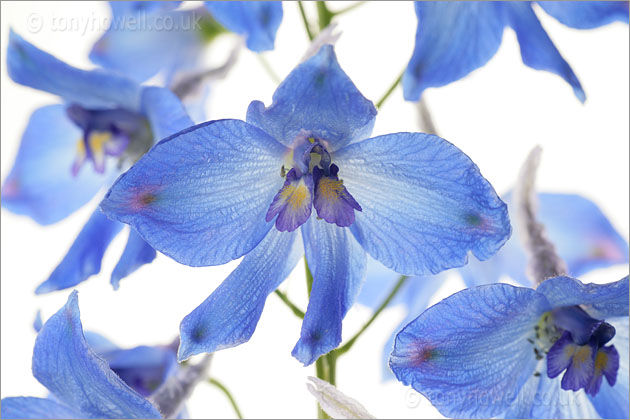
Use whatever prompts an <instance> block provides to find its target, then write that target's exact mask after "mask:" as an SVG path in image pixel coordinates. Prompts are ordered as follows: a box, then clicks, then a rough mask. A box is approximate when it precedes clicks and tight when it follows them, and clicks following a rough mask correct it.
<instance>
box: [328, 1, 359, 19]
mask: <svg viewBox="0 0 630 420" xmlns="http://www.w3.org/2000/svg"><path fill="white" fill-rule="evenodd" d="M365 3H367V1H358V2H356V3H354V4H351V5H350V6H348V7H344V8H343V9H339V10H331V11H330V13H332V14H333V15H334V16H339V15H342V14H344V13H346V12H349V11H350V10H353V9H356V8H357V7H359V6H363V5H364V4H365Z"/></svg>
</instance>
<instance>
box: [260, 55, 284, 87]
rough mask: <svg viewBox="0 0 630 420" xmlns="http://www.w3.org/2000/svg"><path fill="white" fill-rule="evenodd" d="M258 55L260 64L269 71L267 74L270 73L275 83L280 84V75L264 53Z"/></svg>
mask: <svg viewBox="0 0 630 420" xmlns="http://www.w3.org/2000/svg"><path fill="white" fill-rule="evenodd" d="M256 57H258V61H260V64H261V65H262V66H263V68H264V69H265V71H266V72H267V75H269V78H270V79H271V80H273V82H274V83H275V84H280V77H278V74H277V73H276V72H275V71H274V70H273V68H272V67H271V65H270V64H269V62H268V61H267V59H266V58H265V56H264V55H262V54H256Z"/></svg>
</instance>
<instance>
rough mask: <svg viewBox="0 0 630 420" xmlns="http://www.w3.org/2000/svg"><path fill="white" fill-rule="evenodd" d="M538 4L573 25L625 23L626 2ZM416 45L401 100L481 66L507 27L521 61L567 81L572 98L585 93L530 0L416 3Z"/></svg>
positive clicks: (453, 79) (464, 74) (499, 43)
mask: <svg viewBox="0 0 630 420" xmlns="http://www.w3.org/2000/svg"><path fill="white" fill-rule="evenodd" d="M538 4H539V5H540V7H541V8H542V9H544V10H545V11H546V12H547V13H549V14H550V15H551V16H553V17H554V18H556V19H557V20H558V21H560V22H561V23H563V24H565V25H567V26H570V27H572V28H578V29H589V28H596V27H599V26H602V25H606V24H608V23H611V22H614V21H622V22H626V23H627V22H628V2H623V1H590V2H580V1H541V2H538ZM415 9H416V15H417V17H418V29H417V32H416V45H415V48H414V51H413V55H412V57H411V60H410V61H409V65H408V66H407V69H406V70H405V73H404V76H403V90H404V96H405V99H406V100H408V101H417V100H419V99H420V96H421V95H422V92H423V91H424V90H425V89H426V88H429V87H439V86H444V85H447V84H449V83H451V82H454V81H456V80H459V79H461V78H462V77H464V76H466V75H467V74H468V73H470V72H471V71H473V70H475V69H477V68H479V67H481V66H483V65H484V64H486V63H487V62H488V61H489V60H490V58H492V56H493V55H494V54H495V53H496V52H497V50H498V49H499V45H501V38H502V37H503V30H504V28H505V27H506V26H509V27H511V28H512V29H514V31H515V32H516V36H517V38H518V42H519V44H520V47H521V56H522V58H523V63H524V64H525V65H527V66H529V67H532V68H534V69H537V70H547V71H550V72H552V73H555V74H557V75H559V76H560V77H562V78H563V79H564V80H566V81H567V83H569V84H570V85H571V87H572V88H573V92H574V93H575V96H577V98H578V99H579V100H580V101H582V102H584V100H585V99H586V96H585V94H584V91H583V90H582V86H581V85H580V82H579V80H578V78H577V76H576V75H575V74H574V73H573V70H572V69H571V67H570V66H569V64H568V63H567V62H566V61H565V60H564V58H562V56H561V55H560V53H559V52H558V50H557V49H556V47H555V45H554V44H553V42H552V41H551V39H550V38H549V36H548V35H547V32H546V31H545V29H544V28H543V27H542V25H541V24H540V21H539V20H538V18H537V17H536V14H535V13H534V9H533V8H532V4H531V2H524V1H516V2H480V1H470V2H469V1H454V2H433V1H426V2H424V1H422V2H415Z"/></svg>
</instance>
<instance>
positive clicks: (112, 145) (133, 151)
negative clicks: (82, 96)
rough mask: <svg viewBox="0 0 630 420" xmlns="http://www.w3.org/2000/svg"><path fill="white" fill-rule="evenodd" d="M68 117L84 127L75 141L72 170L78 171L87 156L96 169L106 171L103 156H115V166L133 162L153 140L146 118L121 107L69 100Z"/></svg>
mask: <svg viewBox="0 0 630 420" xmlns="http://www.w3.org/2000/svg"><path fill="white" fill-rule="evenodd" d="M66 113H67V115H68V117H69V118H70V119H71V120H72V122H74V123H75V124H76V125H77V127H79V128H80V129H81V130H82V131H83V136H82V138H81V139H79V141H78V143H77V157H76V160H75V162H74V165H73V166H72V174H73V175H75V176H76V175H77V174H78V173H79V170H80V169H81V167H82V166H83V164H84V163H85V162H86V161H87V160H89V161H91V162H92V164H93V166H94V170H95V171H96V172H98V173H103V172H105V163H106V157H107V156H112V157H116V158H118V166H119V167H121V166H122V165H123V163H125V162H126V161H127V162H131V163H133V162H135V161H136V160H138V159H139V158H140V156H142V155H143V154H144V153H146V152H147V151H148V150H149V149H150V148H151V145H152V144H153V134H152V133H151V127H150V125H149V123H148V121H147V119H146V118H145V117H144V116H143V115H142V114H139V113H137V112H133V111H129V110H126V109H122V108H114V109H86V108H83V107H82V106H80V105H77V104H72V105H70V106H68V108H67V109H66Z"/></svg>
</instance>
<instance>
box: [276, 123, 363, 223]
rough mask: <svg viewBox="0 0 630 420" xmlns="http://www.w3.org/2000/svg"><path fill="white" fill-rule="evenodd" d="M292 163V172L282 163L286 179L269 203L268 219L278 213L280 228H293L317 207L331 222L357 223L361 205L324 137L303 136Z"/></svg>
mask: <svg viewBox="0 0 630 420" xmlns="http://www.w3.org/2000/svg"><path fill="white" fill-rule="evenodd" d="M289 166H291V168H290V169H289V170H288V172H287V170H286V167H285V166H283V167H282V170H281V176H283V177H285V178H286V180H285V182H284V185H283V186H282V188H281V189H280V191H278V194H276V196H275V197H274V199H273V201H272V202H271V205H270V206H269V210H268V211H267V216H266V220H267V221H268V222H270V221H271V220H273V218H274V217H276V216H277V218H276V228H277V229H278V230H279V231H289V232H292V231H294V230H295V229H297V228H298V227H300V226H301V225H302V224H304V223H305V222H306V221H307V220H308V218H309V217H310V215H311V212H312V207H315V210H316V211H317V216H318V217H319V218H321V219H324V220H325V221H326V222H328V223H333V224H336V225H337V226H340V227H346V226H350V225H351V224H352V223H354V220H355V215H354V211H355V210H358V211H361V210H362V209H361V206H360V205H359V203H357V201H356V200H355V199H354V197H352V195H350V193H349V192H348V190H347V189H346V187H345V186H344V185H343V180H341V179H339V177H338V173H339V167H338V166H337V165H335V164H334V163H332V159H331V157H330V154H329V153H328V150H326V145H325V142H324V141H321V140H318V139H316V138H315V137H310V136H305V135H304V136H299V137H298V138H297V139H296V142H295V146H294V147H293V156H292V159H291V161H290V162H289Z"/></svg>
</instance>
